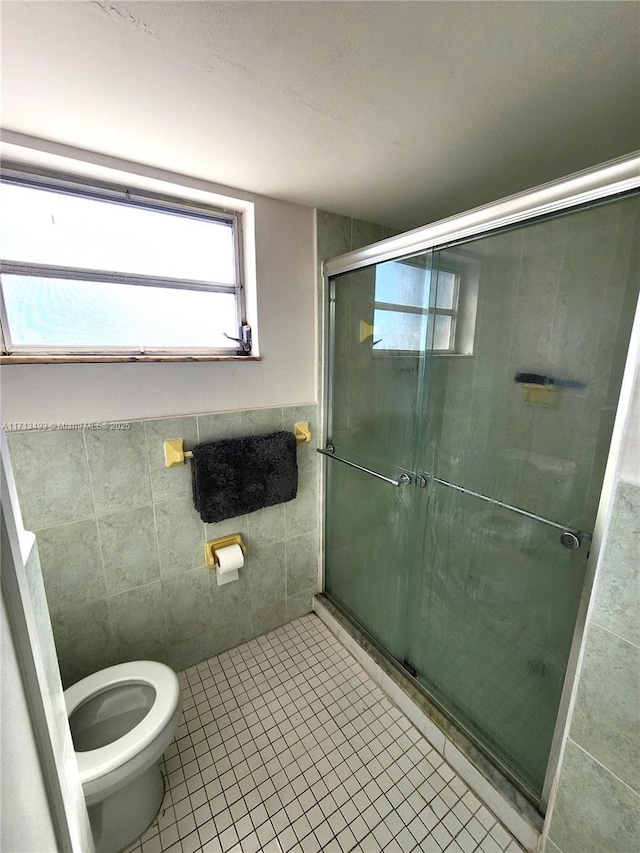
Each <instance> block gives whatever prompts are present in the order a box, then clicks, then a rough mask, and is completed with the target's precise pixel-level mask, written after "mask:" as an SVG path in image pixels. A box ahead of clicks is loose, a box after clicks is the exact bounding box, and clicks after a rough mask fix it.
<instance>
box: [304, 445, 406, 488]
mask: <svg viewBox="0 0 640 853" xmlns="http://www.w3.org/2000/svg"><path fill="white" fill-rule="evenodd" d="M316 450H317V452H318V453H322V455H323V456H326V457H327V458H328V459H335V460H336V462H342V463H343V464H344V465H348V466H349V467H350V468H355V469H356V470H358V471H362V472H363V473H364V474H371V476H372V477H376V478H377V479H378V480H384V482H385V483H390V484H391V485H392V486H408V485H409V484H410V483H411V475H410V474H406V473H404V474H401V475H400V476H399V477H398V479H397V480H393V479H392V478H391V477H385V476H384V475H383V474H378V472H377V471H372V470H371V469H370V468H365V467H363V466H362V465H356V463H355V462H350V461H349V460H348V459H343V458H342V456H336V455H335V453H336V449H335V447H334V446H333V444H327V446H326V447H325V448H321V447H318V448H316Z"/></svg>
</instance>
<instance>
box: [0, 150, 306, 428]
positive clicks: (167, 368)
mask: <svg viewBox="0 0 640 853" xmlns="http://www.w3.org/2000/svg"><path fill="white" fill-rule="evenodd" d="M7 147H8V148H9V149H12V150H8V151H6V153H5V156H8V157H11V158H12V159H16V151H17V146H7ZM49 147H51V148H52V149H54V150H55V149H56V146H49ZM57 148H58V149H59V148H60V146H57ZM20 153H21V152H20V151H18V156H20ZM86 158H87V162H85V163H83V164H82V166H83V168H81V169H80V170H78V169H76V171H80V174H86V173H87V172H88V171H90V170H88V168H87V165H91V164H88V161H89V159H90V160H91V161H92V162H93V163H98V164H100V163H101V161H103V162H102V165H99V166H98V169H97V172H98V174H99V175H100V176H101V178H102V179H103V180H104V176H105V174H104V173H105V171H106V166H108V171H109V172H114V174H115V171H114V166H115V165H118V166H119V167H120V172H121V173H122V172H126V173H128V174H129V175H130V174H131V173H132V172H133V171H135V168H134V167H133V166H132V165H131V164H125V163H121V162H120V161H113V160H111V159H109V160H107V158H101V157H100V156H99V155H89V154H86ZM21 159H23V161H25V162H30V163H32V164H38V163H39V164H40V165H42V166H47V167H48V168H54V167H56V166H57V167H58V168H59V169H62V170H64V169H65V164H66V169H67V171H69V166H70V163H71V160H70V159H69V158H68V157H67V158H64V157H61V156H58V155H55V156H51V155H50V154H47V153H44V154H43V153H42V152H34V151H33V150H31V151H29V152H28V156H24V157H22V158H21ZM105 164H106V166H105ZM141 171H142V172H143V173H145V174H146V175H147V176H150V175H152V177H153V178H154V179H155V180H163V181H164V182H165V184H166V183H167V182H168V183H172V184H174V185H175V184H176V182H177V178H176V176H171V175H167V174H166V173H160V172H158V171H157V170H149V169H141ZM185 183H189V184H190V185H191V186H192V187H196V188H197V190H198V191H200V192H202V191H205V192H206V191H207V190H208V191H210V192H211V193H218V194H219V193H220V187H217V186H214V185H207V184H206V183H204V182H202V181H197V182H196V181H193V180H190V179H185ZM224 190H225V192H226V193H229V192H233V191H229V189H228V188H224ZM238 196H239V197H240V198H241V199H244V200H245V201H246V200H249V201H252V202H253V203H254V211H253V213H254V220H255V248H256V252H255V269H256V294H257V320H258V323H257V325H258V333H259V344H260V354H261V356H262V361H259V362H245V363H238V362H198V363H188V362H185V363H176V362H170V363H162V364H161V363H149V364H140V363H131V364H126V363H122V364H59V365H58V364H56V365H53V364H42V365H41V364H36V365H3V366H2V368H0V375H1V380H2V410H3V411H2V418H3V421H4V422H5V423H10V422H15V421H22V422H24V421H27V422H39V421H44V422H54V423H55V422H58V421H62V422H72V423H79V422H86V421H102V420H123V419H124V420H127V419H135V418H149V417H163V416H171V415H179V414H191V413H198V412H218V411H225V410H228V409H242V408H253V407H261V406H281V405H296V404H299V403H310V402H315V401H316V363H317V353H316V339H317V335H316V295H315V282H316V252H315V211H314V210H313V209H312V208H307V207H301V206H299V205H295V204H289V203H286V202H281V201H275V200H273V199H269V198H265V197H263V196H250V195H248V194H247V193H244V192H239V193H238ZM256 294H251V293H249V294H248V302H249V305H251V303H252V301H254V300H255V295H256Z"/></svg>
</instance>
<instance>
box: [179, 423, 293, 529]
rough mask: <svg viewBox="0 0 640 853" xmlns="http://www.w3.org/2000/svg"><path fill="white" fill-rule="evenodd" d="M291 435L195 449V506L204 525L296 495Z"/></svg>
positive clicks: (228, 441) (237, 440) (235, 440)
mask: <svg viewBox="0 0 640 853" xmlns="http://www.w3.org/2000/svg"><path fill="white" fill-rule="evenodd" d="M296 447H297V442H296V438H295V435H294V434H293V433H292V432H274V433H271V434H270V435H257V436H252V437H250V438H227V439H221V440H220V441H212V442H207V443H203V444H197V445H196V446H195V447H194V448H193V461H192V469H191V470H192V474H193V503H194V505H195V508H196V509H197V510H198V512H199V513H200V518H201V519H202V520H203V521H206V522H213V521H222V520H223V519H225V518H235V517H236V516H238V515H245V514H246V513H248V512H255V511H256V510H257V509H262V508H263V507H266V506H273V505H274V504H279V503H284V502H285V501H291V500H293V499H294V498H295V496H296V494H297V491H298V464H297V461H296Z"/></svg>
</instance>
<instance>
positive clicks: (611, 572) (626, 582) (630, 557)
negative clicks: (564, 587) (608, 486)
mask: <svg viewBox="0 0 640 853" xmlns="http://www.w3.org/2000/svg"><path fill="white" fill-rule="evenodd" d="M639 518H640V487H639V486H635V485H632V484H631V483H624V482H619V483H618V488H617V491H616V496H615V500H614V504H613V511H612V514H611V522H610V525H609V532H608V533H607V538H606V541H605V546H604V552H603V555H602V568H601V570H600V577H599V581H598V586H597V588H596V593H595V606H594V609H593V615H592V618H593V620H594V621H595V622H598V624H600V625H603V626H604V627H605V628H608V629H609V630H610V631H613V632H614V633H616V634H619V635H620V636H621V637H625V638H626V639H627V640H630V641H631V642H632V643H635V644H636V645H637V646H640V619H638V612H639V611H640V559H639V555H640V525H639V524H638V519H639Z"/></svg>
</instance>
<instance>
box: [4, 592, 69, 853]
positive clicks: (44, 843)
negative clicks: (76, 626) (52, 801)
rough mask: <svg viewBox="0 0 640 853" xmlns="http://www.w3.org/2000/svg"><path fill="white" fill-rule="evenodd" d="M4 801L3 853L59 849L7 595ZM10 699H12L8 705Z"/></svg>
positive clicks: (5, 622)
mask: <svg viewBox="0 0 640 853" xmlns="http://www.w3.org/2000/svg"><path fill="white" fill-rule="evenodd" d="M0 633H1V638H0V648H1V649H2V669H1V681H0V683H1V684H2V696H3V697H5V698H4V701H3V703H2V728H1V732H2V740H1V741H0V757H1V763H2V788H1V791H2V800H1V817H2V820H1V821H0V849H2V850H4V851H5V853H26V851H45V850H51V851H53V850H56V848H57V841H56V836H55V831H54V827H53V822H52V820H51V813H50V811H49V804H48V802H47V791H46V788H45V784H44V778H43V775H42V768H41V767H40V758H39V755H38V750H37V746H36V739H35V735H34V732H33V728H32V726H31V720H30V718H29V708H28V706H27V698H26V695H25V691H24V687H23V684H22V678H21V677H20V670H19V669H18V660H17V656H16V649H15V645H14V642H13V637H12V636H11V632H10V630H9V625H8V622H7V612H6V607H5V600H4V595H3V596H2V610H1V612H0ZM8 697H11V701H8Z"/></svg>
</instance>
